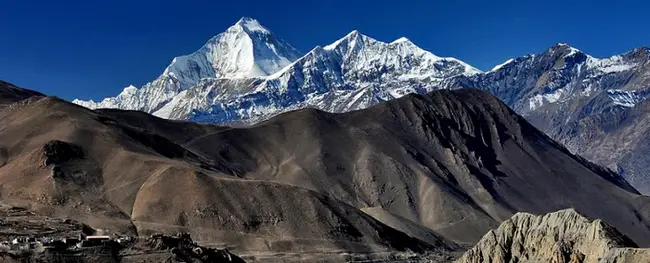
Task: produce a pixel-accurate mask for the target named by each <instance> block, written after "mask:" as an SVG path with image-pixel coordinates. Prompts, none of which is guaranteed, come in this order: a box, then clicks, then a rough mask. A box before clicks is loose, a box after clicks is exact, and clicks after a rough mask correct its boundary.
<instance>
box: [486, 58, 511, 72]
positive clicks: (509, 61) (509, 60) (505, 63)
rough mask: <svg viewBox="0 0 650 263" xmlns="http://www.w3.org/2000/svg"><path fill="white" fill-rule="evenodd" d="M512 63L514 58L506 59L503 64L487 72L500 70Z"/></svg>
mask: <svg viewBox="0 0 650 263" xmlns="http://www.w3.org/2000/svg"><path fill="white" fill-rule="evenodd" d="M513 61H515V59H514V58H511V59H508V60H506V61H505V62H503V63H501V64H499V65H496V66H494V67H493V68H492V70H490V71H489V72H493V71H497V70H499V69H500V68H502V67H503V66H505V65H508V64H510V63H512V62H513Z"/></svg>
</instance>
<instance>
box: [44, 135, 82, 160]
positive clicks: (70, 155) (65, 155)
mask: <svg viewBox="0 0 650 263" xmlns="http://www.w3.org/2000/svg"><path fill="white" fill-rule="evenodd" d="M83 156H84V153H83V149H82V148H81V147H79V146H77V145H74V144H70V143H66V142H62V141H58V140H54V141H49V142H48V143H46V144H45V146H43V158H44V159H45V160H44V165H46V166H47V165H50V164H61V163H64V162H66V161H69V160H71V159H75V158H82V157H83Z"/></svg>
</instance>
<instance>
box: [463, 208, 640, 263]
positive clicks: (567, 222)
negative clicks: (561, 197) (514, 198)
mask: <svg viewBox="0 0 650 263" xmlns="http://www.w3.org/2000/svg"><path fill="white" fill-rule="evenodd" d="M636 247H637V246H636V244H635V243H634V242H633V241H631V240H630V239H629V238H627V237H626V236H625V235H623V234H621V233H620V232H618V231H617V230H616V229H615V228H614V227H612V226H611V225H609V224H607V223H605V222H603V221H602V220H600V219H596V220H592V219H588V218H586V217H584V216H582V215H580V214H579V213H578V212H576V211H575V210H573V209H568V210H562V211H559V212H555V213H550V214H547V215H543V216H536V215H532V214H528V213H517V214H516V215H514V216H513V217H512V218H510V219H508V220H506V221H505V222H503V223H502V224H501V226H499V228H497V229H495V230H490V231H489V232H488V233H487V234H485V236H484V237H483V238H482V239H481V240H480V241H479V242H478V244H476V245H475V246H474V247H473V248H472V249H470V250H469V251H467V252H465V254H464V255H463V256H462V257H461V258H460V259H458V260H456V261H455V262H456V263H514V262H520V263H527V262H529V263H533V262H551V263H597V262H601V263H606V262H619V263H620V262H650V250H648V249H645V250H643V249H633V248H636Z"/></svg>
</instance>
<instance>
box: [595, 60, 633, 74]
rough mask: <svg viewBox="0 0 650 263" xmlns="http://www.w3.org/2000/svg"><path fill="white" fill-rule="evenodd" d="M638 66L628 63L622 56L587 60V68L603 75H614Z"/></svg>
mask: <svg viewBox="0 0 650 263" xmlns="http://www.w3.org/2000/svg"><path fill="white" fill-rule="evenodd" d="M636 66H637V65H636V64H635V63H629V62H628V63H626V62H625V61H624V60H623V57H621V56H613V57H610V58H603V59H599V58H594V57H588V58H587V67H588V68H591V69H595V70H598V71H600V72H602V73H613V72H621V71H626V70H630V69H632V68H634V67H636Z"/></svg>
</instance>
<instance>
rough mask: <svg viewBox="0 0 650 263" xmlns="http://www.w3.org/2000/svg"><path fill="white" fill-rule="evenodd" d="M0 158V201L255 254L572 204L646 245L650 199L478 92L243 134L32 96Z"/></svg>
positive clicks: (442, 242)
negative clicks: (182, 233)
mask: <svg viewBox="0 0 650 263" xmlns="http://www.w3.org/2000/svg"><path fill="white" fill-rule="evenodd" d="M0 90H2V89H0ZM21 99H22V98H21ZM0 147H1V148H2V152H3V153H4V155H3V156H5V157H4V162H3V164H4V165H3V166H1V167H0V186H1V187H2V188H1V192H0V193H1V194H2V198H3V199H4V200H7V201H13V202H23V203H24V202H31V203H33V204H34V205H33V209H35V210H37V211H39V212H41V213H45V214H48V215H54V216H57V215H60V216H71V217H74V218H76V219H78V220H80V221H82V222H85V223H87V224H89V225H91V226H93V227H95V228H101V229H110V230H114V231H121V232H130V233H137V234H148V233H151V232H154V231H163V232H175V231H178V230H187V231H190V232H192V236H193V237H195V239H198V240H200V241H204V242H211V243H216V244H224V245H231V246H237V247H238V248H239V249H241V250H248V251H304V252H308V251H311V252H313V251H354V252H379V251H394V250H413V251H423V250H430V249H434V248H438V249H439V250H440V251H449V250H454V249H455V248H456V244H454V242H452V241H449V240H453V241H455V242H459V243H471V244H473V243H474V242H476V241H477V240H478V239H479V238H480V237H481V236H482V235H483V234H485V233H486V232H487V231H488V230H489V229H491V228H495V227H497V226H498V224H499V223H500V222H502V221H503V220H506V219H507V218H509V217H510V216H512V215H513V214H514V213H516V212H519V211H528V212H533V213H546V212H551V211H556V210H559V209H563V208H567V207H574V208H575V209H576V210H578V211H580V212H582V213H584V214H586V215H588V216H591V217H597V218H603V219H605V220H606V221H607V222H611V223H612V224H613V225H614V226H616V227H617V228H618V229H620V230H621V231H622V232H623V233H625V234H627V235H629V236H630V237H631V238H632V239H634V240H635V241H636V242H637V243H639V244H641V245H650V227H649V224H648V222H650V221H649V220H648V218H649V217H650V210H649V209H648V207H647V205H648V204H650V202H649V201H648V200H647V199H646V198H644V197H641V196H640V195H638V193H637V192H636V190H634V189H633V188H632V187H630V186H629V185H628V184H627V183H626V182H625V181H624V180H623V179H621V177H620V176H618V175H616V174H615V173H612V172H611V171H609V170H605V169H602V168H600V167H598V166H595V165H593V164H591V163H589V162H586V161H585V160H583V159H582V158H579V157H577V156H574V155H571V154H570V153H569V152H568V151H567V150H566V149H564V148H563V147H561V146H560V145H558V144H557V143H555V142H554V141H552V140H550V139H549V138H548V137H547V136H545V135H544V134H542V133H541V132H539V131H537V130H536V129H535V128H533V127H532V126H531V125H530V124H528V123H527V122H526V121H525V120H523V118H521V117H520V116H518V115H516V114H515V113H514V112H513V111H512V110H510V109H509V108H508V107H506V106H505V105H503V104H502V103H501V102H499V101H498V100H497V99H496V98H494V97H492V96H491V95H489V94H487V93H484V92H481V91H477V90H459V91H438V92H433V93H431V94H429V95H428V96H419V95H412V96H407V97H405V98H402V99H399V100H395V101H391V102H387V103H383V104H380V105H378V106H376V107H374V108H371V109H367V110H362V111H357V112H351V113H346V114H329V113H325V112H321V111H316V110H300V111H295V112H290V113H286V114H282V115H280V116H278V117H276V118H273V119H271V120H269V121H267V122H264V123H261V124H259V125H256V126H254V127H251V128H245V129H238V128H227V127H217V126H206V125H199V124H195V123H187V122H176V121H169V120H163V119H159V118H156V117H153V116H150V115H147V114H143V113H139V112H131V111H118V110H97V111H91V110H87V109H85V108H82V107H78V106H76V105H73V104H70V103H67V102H65V101H62V100H60V99H56V98H51V97H42V96H35V97H31V98H28V99H27V100H23V101H20V99H16V100H15V102H14V103H13V104H11V105H8V106H4V107H2V108H0ZM644 205H646V206H645V207H644ZM362 209H363V211H368V213H367V214H366V213H364V212H362ZM373 216H374V217H376V218H374V217H373ZM382 220H383V221H384V223H382V222H381V221H382ZM398 221H403V222H398ZM389 226H390V227H389ZM398 230H399V231H398ZM404 233H407V234H408V235H407V234H404ZM421 239H423V240H421Z"/></svg>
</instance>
